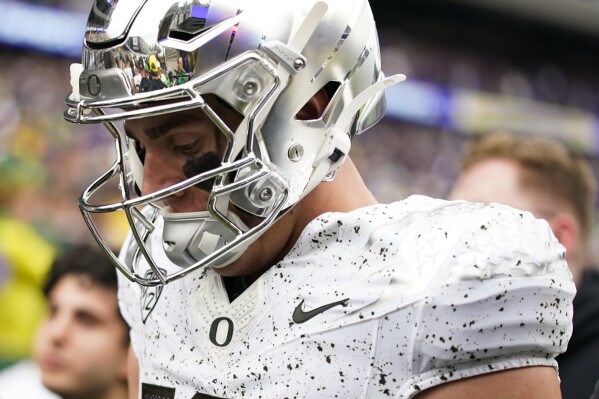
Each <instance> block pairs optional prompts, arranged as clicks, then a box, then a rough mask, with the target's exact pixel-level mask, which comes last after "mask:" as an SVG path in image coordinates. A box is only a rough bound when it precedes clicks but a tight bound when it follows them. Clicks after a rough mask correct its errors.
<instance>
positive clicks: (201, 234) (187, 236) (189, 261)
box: [161, 207, 250, 268]
mask: <svg viewBox="0 0 599 399" xmlns="http://www.w3.org/2000/svg"><path fill="white" fill-rule="evenodd" d="M161 214H162V217H163V218H164V230H163V234H162V246H163V248H164V252H165V254H166V256H167V257H168V258H169V260H170V261H171V262H173V263H174V264H176V265H178V266H180V267H188V266H191V265H194V264H196V263H198V262H200V261H202V260H203V259H205V258H206V257H208V256H210V255H212V254H213V253H215V252H216V251H218V250H220V249H222V248H223V247H225V246H227V245H229V244H231V243H232V242H233V240H235V238H236V234H235V233H234V232H233V231H231V230H230V229H229V228H227V227H226V226H225V225H224V224H222V223H221V222H219V221H217V220H216V219H214V217H212V215H211V214H210V212H208V211H203V212H187V213H174V212H171V210H170V208H168V207H167V208H164V209H163V210H162V211H161ZM226 217H227V219H229V220H230V221H231V222H232V223H233V224H234V225H235V226H237V227H238V228H239V229H240V230H241V231H247V230H248V227H247V226H246V225H245V223H243V221H241V219H240V218H239V216H237V215H236V214H235V213H233V212H231V211H228V212H227V213H226ZM249 245H250V244H249V243H247V244H242V245H237V246H235V247H233V248H231V249H229V250H228V251H227V252H225V253H223V254H222V255H221V256H220V257H217V258H216V259H215V260H214V261H213V262H211V263H210V265H211V266H212V267H216V268H220V267H225V266H227V265H229V264H230V263H232V262H234V261H235V260H237V259H238V258H239V257H240V256H241V254H243V252H245V250H246V249H247V247H248V246H249Z"/></svg>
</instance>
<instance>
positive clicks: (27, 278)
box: [0, 157, 54, 366]
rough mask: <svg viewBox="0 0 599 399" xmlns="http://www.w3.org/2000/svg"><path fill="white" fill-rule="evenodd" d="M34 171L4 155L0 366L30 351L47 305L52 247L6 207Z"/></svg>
mask: <svg viewBox="0 0 599 399" xmlns="http://www.w3.org/2000/svg"><path fill="white" fill-rule="evenodd" d="M36 175H37V172H36V167H35V166H32V165H29V164H27V163H26V162H24V161H22V160H19V159H17V158H14V157H11V158H4V159H2V158H0V309H1V310H0V366H2V365H7V364H10V363H13V362H16V361H18V360H20V359H22V358H24V357H26V356H28V355H29V352H30V348H31V342H32V340H33V337H34V334H35V330H36V329H37V326H38V323H39V321H40V319H41V317H42V315H43V310H44V306H45V301H44V298H43V295H42V294H41V291H40V288H41V286H42V282H43V278H44V275H45V274H46V273H47V271H48V269H49V267H50V263H51V262H52V259H53V257H54V249H53V247H52V246H51V245H50V243H49V242H48V241H47V240H45V239H44V238H43V237H41V236H40V234H39V233H38V232H37V231H36V229H35V228H33V227H32V226H30V225H29V224H27V223H24V222H23V221H21V220H18V219H16V218H14V217H11V216H10V213H9V212H7V211H9V210H10V207H11V205H12V203H13V202H14V201H15V198H16V195H17V193H18V192H19V191H20V187H22V186H24V185H25V186H26V185H33V184H34V183H35V180H36V177H35V176H36Z"/></svg>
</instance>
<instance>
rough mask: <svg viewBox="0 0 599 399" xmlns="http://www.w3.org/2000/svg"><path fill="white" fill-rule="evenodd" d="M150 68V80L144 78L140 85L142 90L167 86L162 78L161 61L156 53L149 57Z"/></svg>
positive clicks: (146, 90)
mask: <svg viewBox="0 0 599 399" xmlns="http://www.w3.org/2000/svg"><path fill="white" fill-rule="evenodd" d="M148 68H149V69H150V76H149V79H148V81H147V82H146V81H144V79H143V78H142V80H141V83H140V85H139V91H140V92H148V91H153V90H160V89H164V88H165V87H166V84H165V83H164V82H163V81H162V79H161V71H160V63H159V62H158V60H157V59H156V56H155V55H151V56H149V57H148Z"/></svg>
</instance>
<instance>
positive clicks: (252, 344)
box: [65, 0, 575, 399]
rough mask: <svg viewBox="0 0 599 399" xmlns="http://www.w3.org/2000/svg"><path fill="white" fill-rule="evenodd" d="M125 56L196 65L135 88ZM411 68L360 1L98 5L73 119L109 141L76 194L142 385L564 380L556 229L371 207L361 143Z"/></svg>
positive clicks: (413, 389) (525, 393)
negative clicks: (397, 70) (123, 237)
mask: <svg viewBox="0 0 599 399" xmlns="http://www.w3.org/2000/svg"><path fill="white" fill-rule="evenodd" d="M133 43H135V46H132V44H133ZM133 47H135V48H133ZM140 52H141V53H142V54H141V55H140V54H139V53H140ZM116 53H121V54H122V53H125V55H130V56H131V57H132V58H136V59H137V58H139V57H140V56H141V57H142V58H149V57H150V56H154V57H156V58H157V59H158V60H159V61H160V63H161V65H164V66H165V68H166V71H167V72H168V71H171V70H173V69H175V68H176V64H177V60H178V59H179V57H184V58H185V59H186V60H188V64H189V68H190V79H189V80H188V81H187V82H185V83H183V84H180V85H177V86H174V87H171V88H165V89H160V90H154V91H149V92H147V93H139V94H134V91H133V89H132V88H131V87H130V84H129V83H128V80H127V79H126V78H125V75H124V73H123V71H121V70H119V69H118V68H115V67H113V66H112V65H111V64H110V63H108V62H106V60H110V59H111V58H112V57H111V55H113V54H116ZM403 79H404V77H403V75H397V76H391V77H385V75H384V74H383V73H382V72H381V67H380V54H379V47H378V38H377V32H376V27H375V24H374V20H373V16H372V13H371V10H370V6H369V4H368V2H367V1H366V0H325V1H314V0H308V1H281V0H277V1H275V0H245V1H241V0H210V1H203V0H184V1H180V0H177V1H174V0H147V1H143V2H139V1H137V0H120V1H109V0H97V1H96V2H95V4H94V6H93V8H92V11H91V14H90V17H89V21H88V24H87V28H86V33H85V40H84V49H83V63H82V65H81V66H77V65H75V66H73V67H72V84H73V93H72V94H71V95H70V96H69V98H68V99H67V104H68V109H67V111H66V112H65V117H66V119H67V120H69V121H71V122H75V123H103V124H104V125H105V126H106V127H107V128H108V130H109V132H110V133H111V134H112V136H113V137H114V140H115V149H116V158H115V162H114V165H113V166H112V167H111V168H110V169H109V170H108V171H107V172H106V173H105V174H104V175H103V176H101V177H100V178H98V179H97V180H96V181H95V182H94V183H93V184H92V185H90V187H89V188H88V189H87V190H86V191H85V192H84V193H83V195H82V197H81V199H80V207H81V210H82V213H83V215H84V217H85V220H86V221H87V224H88V226H89V227H90V228H91V231H92V233H93V234H94V236H95V237H96V239H97V240H98V242H99V243H100V245H101V246H102V247H103V248H104V249H105V252H106V253H107V254H108V256H110V257H111V259H112V260H113V262H114V263H115V265H116V267H117V268H118V269H119V270H120V271H121V272H122V275H123V276H126V277H127V278H124V277H123V278H122V282H121V286H120V304H121V309H122V312H123V314H124V316H125V318H126V319H127V321H128V323H129V324H130V326H131V329H132V330H131V331H132V332H131V335H132V345H133V348H134V355H135V356H134V357H132V359H134V363H133V367H132V370H136V366H135V363H137V364H138V366H139V369H138V381H137V380H135V379H134V380H135V381H134V383H133V387H134V389H133V392H132V397H142V398H150V397H151V398H174V397H176V398H177V399H186V398H189V399H191V398H196V399H197V398H240V397H247V398H285V397H289V398H332V397H338V398H387V397H395V398H412V397H418V398H429V399H430V398H464V397H470V398H476V397H478V398H482V397H484V398H491V399H492V398H515V397H527V398H543V399H547V398H557V397H559V382H558V377H557V373H556V363H555V360H554V357H555V356H556V355H557V354H558V353H560V352H562V351H563V350H564V348H565V347H566V344H567V341H568V337H569V336H570V332H571V313H572V312H571V301H572V297H573V295H574V292H575V288H574V286H573V284H572V281H571V279H570V274H569V272H568V269H567V265H566V263H565V261H564V251H563V248H562V247H561V246H560V245H559V244H558V243H557V241H556V240H555V238H554V237H553V235H552V234H551V230H550V228H549V227H548V226H547V224H546V223H543V222H539V221H536V220H535V219H534V218H533V217H532V216H531V215H530V214H527V213H523V212H518V211H515V210H513V209H512V208H508V207H503V206H487V205H475V204H469V203H465V202H459V203H455V202H454V203H452V202H445V201H441V200H434V199H431V198H426V197H421V196H414V197H410V198H408V199H406V200H404V201H400V202H396V203H392V204H377V201H376V200H375V198H374V197H373V196H372V195H371V193H370V191H369V190H368V188H367V187H366V185H365V183H364V182H363V181H362V179H361V177H360V175H359V173H358V171H357V170H356V168H355V167H354V165H353V164H352V162H351V160H350V159H349V158H348V153H349V149H350V144H351V140H352V138H353V137H354V136H355V135H357V134H360V133H363V132H365V131H366V130H367V129H368V128H370V127H371V126H373V125H374V124H375V123H376V122H377V121H378V120H379V119H380V118H381V117H382V116H383V114H384V109H385V97H384V89H385V87H388V86H389V85H392V84H395V83H398V82H400V81H401V80H403ZM373 167H376V166H375V165H373ZM111 188H113V189H115V190H117V191H118V195H119V196H120V198H121V199H120V200H118V201H115V202H108V201H103V200H102V199H103V198H106V196H105V195H106V194H105V193H106V191H109V190H110V189H111ZM111 213H122V214H123V215H124V216H125V217H126V218H127V220H128V221H129V223H130V225H131V234H130V236H129V238H128V240H127V242H126V243H125V245H124V247H123V250H122V251H121V254H120V256H118V257H117V256H116V255H114V254H112V253H111V252H110V251H109V246H108V245H107V244H106V240H105V239H104V238H103V237H104V236H103V232H102V230H101V228H100V227H99V226H98V224H97V223H96V222H97V220H98V217H100V216H102V214H111ZM135 359H136V360H135Z"/></svg>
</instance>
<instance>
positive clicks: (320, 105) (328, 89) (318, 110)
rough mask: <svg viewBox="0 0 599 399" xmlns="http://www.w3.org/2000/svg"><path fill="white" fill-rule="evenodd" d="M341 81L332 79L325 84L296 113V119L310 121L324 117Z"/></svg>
mask: <svg viewBox="0 0 599 399" xmlns="http://www.w3.org/2000/svg"><path fill="white" fill-rule="evenodd" d="M340 86H341V83H339V82H336V81H330V82H329V83H327V84H326V85H324V86H323V88H322V89H320V90H319V91H318V92H317V93H316V94H315V95H314V96H312V98H310V99H309V100H308V102H307V103H306V104H304V106H303V107H302V108H301V109H300V110H299V111H298V113H297V114H295V119H297V120H300V121H310V120H316V119H320V118H322V115H323V114H324V111H325V110H326V109H327V107H328V105H329V103H330V102H331V99H332V98H333V97H334V96H335V94H336V93H337V91H338V90H339V87H340Z"/></svg>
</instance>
